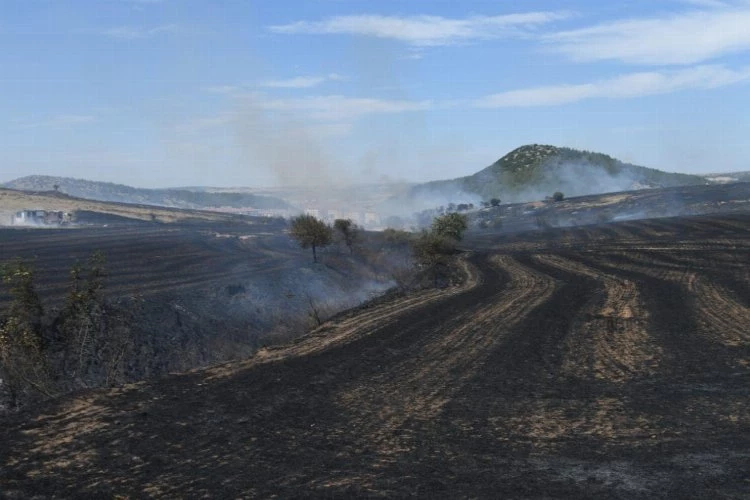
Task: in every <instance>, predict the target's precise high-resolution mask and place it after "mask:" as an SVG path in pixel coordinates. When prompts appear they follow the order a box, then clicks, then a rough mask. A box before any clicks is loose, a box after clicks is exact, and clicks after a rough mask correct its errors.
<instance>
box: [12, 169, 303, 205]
mask: <svg viewBox="0 0 750 500" xmlns="http://www.w3.org/2000/svg"><path fill="white" fill-rule="evenodd" d="M55 186H57V188H56V187H55ZM4 187H7V188H11V189H18V190H23V191H55V190H57V191H59V192H61V193H65V194H68V195H70V196H76V197H78V198H86V199H89V200H99V201H116V202H122V203H138V204H144V205H157V206H162V207H173V208H192V209H201V208H214V207H231V208H256V209H286V208H290V207H289V205H288V204H287V203H286V202H285V201H284V200H282V199H280V198H274V197H272V196H260V195H255V194H251V193H233V192H210V191H190V190H187V189H144V188H134V187H131V186H125V185H123V184H113V183H111V182H97V181H88V180H84V179H72V178H70V177H52V176H48V175H30V176H27V177H21V178H19V179H15V180H13V181H10V182H7V183H5V184H4Z"/></svg>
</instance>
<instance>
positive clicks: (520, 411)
mask: <svg viewBox="0 0 750 500" xmlns="http://www.w3.org/2000/svg"><path fill="white" fill-rule="evenodd" d="M465 246H466V249H467V252H466V255H465V257H464V259H463V265H464V266H465V272H466V273H467V275H468V279H467V280H466V281H465V284H464V285H462V286H461V287H452V288H446V289H442V290H429V291H423V292H420V293H418V294H415V295H413V296H410V297H408V298H406V299H403V298H402V299H399V300H398V301H397V302H389V303H388V302H386V303H380V304H378V305H376V306H373V307H370V308H367V309H364V310H362V311H360V312H358V313H352V314H350V315H348V316H342V317H338V318H337V319H335V320H334V321H332V322H330V323H327V324H324V325H323V326H322V327H320V328H319V329H318V330H315V331H313V332H311V333H310V334H308V335H307V336H305V337H302V338H300V339H298V341H296V342H295V343H293V344H291V345H288V346H284V347H280V348H274V349H266V350H261V351H260V352H258V353H257V354H256V355H255V356H254V357H253V358H252V359H250V360H248V361H244V362H239V363H231V364H225V365H221V366H217V367H214V368H211V369H208V370H202V371H196V372H192V373H187V374H181V375H174V376H171V377H169V378H166V379H163V380H158V381H154V382H150V383H143V384H136V385H132V386H126V387H122V388H118V389H113V390H108V391H99V392H87V393H82V394H80V395H77V396H74V397H68V398H65V399H62V400H59V401H53V402H51V403H48V404H47V405H45V406H43V407H40V408H36V409H30V410H27V411H26V412H25V413H22V414H19V415H14V416H11V417H6V418H5V421H3V422H2V423H1V424H2V425H0V464H1V465H0V467H1V468H0V485H2V487H3V489H4V491H5V494H6V495H7V496H8V497H18V498H25V497H28V496H31V495H33V494H38V495H41V496H42V497H47V496H51V497H55V496H57V497H61V498H62V497H81V498H92V497H96V496H101V497H104V498H112V497H114V496H115V495H122V496H121V497H120V498H123V497H132V498H141V497H148V496H152V497H167V498H175V497H182V498H200V497H206V498H237V497H259V498H267V497H273V496H282V497H308V496H320V497H351V496H386V497H394V496H420V497H425V498H456V497H485V498H552V497H555V498H558V497H563V498H577V499H578V498H748V497H750V215H748V214H735V215H725V216H707V217H692V218H671V219H653V220H645V221H637V222H636V221H632V222H623V223H616V224H610V225H602V226H588V227H576V228H570V229H566V230H563V229H560V230H554V231H547V232H543V233H542V232H536V233H527V234H520V235H513V236H501V235H491V234H484V235H482V236H481V237H478V236H477V237H475V238H474V239H470V240H468V241H467V242H466V245H465Z"/></svg>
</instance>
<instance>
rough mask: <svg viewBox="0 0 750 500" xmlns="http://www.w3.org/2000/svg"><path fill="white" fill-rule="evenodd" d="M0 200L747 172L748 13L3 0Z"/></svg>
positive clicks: (481, 4)
mask: <svg viewBox="0 0 750 500" xmlns="http://www.w3.org/2000/svg"><path fill="white" fill-rule="evenodd" d="M2 10H3V16H2V20H1V21H0V41H1V43H2V47H3V48H4V49H5V50H2V51H0V65H1V66H2V67H3V68H4V70H3V75H2V76H1V77H0V109H2V110H3V113H2V119H0V133H2V136H3V141H2V142H0V155H2V158H3V162H2V165H0V183H1V182H7V181H10V180H12V179H14V178H17V177H21V176H24V175H31V174H42V175H56V176H70V177H78V178H87V179H91V180H98V181H109V182H118V183H124V184H128V185H133V186H138V187H172V186H198V185H203V186H223V187H228V186H255V187H272V186H283V185H315V184H323V185H337V186H340V185H347V184H349V183H354V182H356V183H361V182H373V181H375V182H378V181H426V180H434V179H444V178H452V177H457V176H461V175H467V174H471V173H473V172H475V171H477V170H479V169H481V168H482V167H484V166H486V165H489V164H490V163H492V162H494V161H495V160H497V159H498V158H499V157H501V156H502V155H504V154H505V153H507V152H508V151H510V150H512V149H513V148H515V147H517V146H519V145H522V144H527V143H541V144H554V145H558V146H567V147H573V148H578V149H586V150H594V151H602V152H605V153H607V154H610V155H612V156H614V157H617V158H619V159H621V160H623V161H626V162H632V163H636V164H640V165H645V166H648V167H653V168H659V169H662V170H667V171H674V172H684V173H706V172H716V171H724V172H726V171H733V170H747V169H748V163H747V158H748V156H749V153H750V145H748V143H747V141H746V138H747V136H748V134H749V133H750V119H749V118H748V116H747V113H746V107H747V106H746V104H747V103H748V102H750V95H748V81H750V57H749V55H750V53H749V51H748V49H750V30H748V29H747V26H748V25H750V3H749V2H747V1H742V0H739V1H718V0H692V1H679V0H663V1H657V2H654V1H633V2H628V3H627V4H626V5H620V4H617V5H614V4H609V3H602V2H592V1H568V2H564V3H561V2H551V1H540V0H532V1H528V2H524V3H523V4H515V5H512V4H511V3H509V2H486V1H468V2H449V1H410V2H402V1H394V0H378V1H372V0H370V1H366V0H358V1H351V2H341V1H330V0H314V1H308V0H298V1H283V2H245V1H221V2H205V1H193V0H106V1H101V0H72V1H67V2H50V1H41V0H39V1H36V0H35V1H28V0H4V1H3V8H2Z"/></svg>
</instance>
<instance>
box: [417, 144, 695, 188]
mask: <svg viewBox="0 0 750 500" xmlns="http://www.w3.org/2000/svg"><path fill="white" fill-rule="evenodd" d="M691 184H706V180H705V179H704V178H703V177H701V176H697V175H687V174H676V173H668V172H663V171H661V170H656V169H653V168H646V167H640V166H637V165H632V164H629V163H624V162H622V161H620V160H617V159H615V158H612V157H611V156H607V155H605V154H602V153H593V152H590V151H579V150H576V149H571V148H558V147H555V146H547V145H539V144H533V145H527V146H521V147H520V148H517V149H514V150H513V151H511V152H510V153H508V154H506V155H505V156H503V157H502V158H500V159H499V160H497V161H496V162H495V163H493V164H492V165H490V166H489V167H487V168H485V169H483V170H480V171H479V172H477V173H475V174H473V175H469V176H466V177H459V178H457V179H452V180H444V181H434V182H428V183H425V184H419V185H417V186H415V187H414V188H413V189H412V192H411V194H412V196H414V197H419V196H421V195H431V194H438V195H440V196H443V197H446V196H447V197H456V199H457V200H458V199H460V198H461V196H464V197H466V196H469V197H471V196H478V197H480V198H482V199H490V198H493V197H499V198H501V199H503V200H508V201H524V200H531V199H540V198H543V197H544V196H546V195H550V194H552V193H553V192H555V191H562V192H563V193H565V195H566V196H581V195H587V194H599V193H606V192H614V191H628V190H633V189H642V188H648V187H671V186H683V185H691Z"/></svg>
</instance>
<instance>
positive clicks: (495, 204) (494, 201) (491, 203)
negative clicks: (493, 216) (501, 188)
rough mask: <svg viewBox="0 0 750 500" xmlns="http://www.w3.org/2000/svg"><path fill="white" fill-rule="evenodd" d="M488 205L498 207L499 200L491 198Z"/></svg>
mask: <svg viewBox="0 0 750 500" xmlns="http://www.w3.org/2000/svg"><path fill="white" fill-rule="evenodd" d="M490 205H492V206H493V207H497V206H500V198H492V199H491V200H490Z"/></svg>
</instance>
